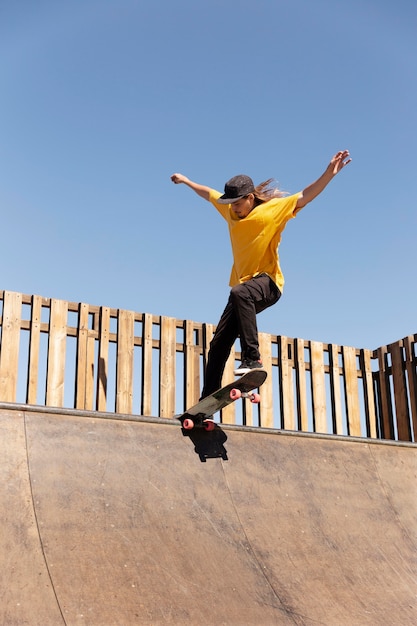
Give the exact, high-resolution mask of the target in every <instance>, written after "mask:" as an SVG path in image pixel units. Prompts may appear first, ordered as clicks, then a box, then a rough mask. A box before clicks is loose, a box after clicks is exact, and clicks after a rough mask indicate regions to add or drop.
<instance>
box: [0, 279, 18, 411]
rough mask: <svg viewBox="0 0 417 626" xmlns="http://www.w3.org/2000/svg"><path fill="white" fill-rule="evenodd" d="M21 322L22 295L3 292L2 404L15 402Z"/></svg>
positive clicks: (0, 370)
mask: <svg viewBox="0 0 417 626" xmlns="http://www.w3.org/2000/svg"><path fill="white" fill-rule="evenodd" d="M21 322H22V294H21V293H16V292H14V291H5V292H4V302H3V325H2V333H1V350H0V400H1V401H3V402H16V393H17V377H18V367H19V345H20V328H21Z"/></svg>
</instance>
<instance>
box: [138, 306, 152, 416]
mask: <svg viewBox="0 0 417 626" xmlns="http://www.w3.org/2000/svg"><path fill="white" fill-rule="evenodd" d="M152 329H153V318H152V315H150V314H149V313H145V314H144V315H143V316H142V405H141V410H142V415H152Z"/></svg>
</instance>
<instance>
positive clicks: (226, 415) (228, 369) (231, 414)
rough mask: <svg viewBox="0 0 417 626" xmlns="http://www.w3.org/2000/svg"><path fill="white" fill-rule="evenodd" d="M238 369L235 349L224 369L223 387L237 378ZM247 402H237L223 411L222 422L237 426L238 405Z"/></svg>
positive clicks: (232, 350) (231, 352)
mask: <svg viewBox="0 0 417 626" xmlns="http://www.w3.org/2000/svg"><path fill="white" fill-rule="evenodd" d="M235 369H236V350H235V347H234V346H233V348H232V349H231V351H230V355H229V358H228V359H227V361H226V366H225V368H224V374H223V379H222V386H223V385H227V384H229V383H230V381H232V380H233V379H234V378H235V376H234V374H233V372H234V370H235ZM237 402H239V403H241V402H245V400H236V402H232V403H231V404H229V406H226V407H225V408H224V409H222V412H221V421H222V423H223V424H236V403H237Z"/></svg>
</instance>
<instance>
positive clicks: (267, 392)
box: [252, 333, 274, 428]
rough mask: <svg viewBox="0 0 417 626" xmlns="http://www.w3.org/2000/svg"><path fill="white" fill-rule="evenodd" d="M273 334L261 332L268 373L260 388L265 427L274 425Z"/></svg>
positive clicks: (261, 410) (265, 366)
mask: <svg viewBox="0 0 417 626" xmlns="http://www.w3.org/2000/svg"><path fill="white" fill-rule="evenodd" d="M271 339H272V338H271V335H269V334H267V333H259V351H260V353H261V357H262V364H263V366H264V369H265V370H266V371H267V373H268V378H267V379H266V381H265V382H264V384H263V385H262V387H261V388H260V390H259V394H260V396H261V404H260V407H259V410H260V415H261V423H260V424H259V426H262V427H264V428H273V427H274V400H273V393H272V342H271ZM252 425H253V426H258V424H252Z"/></svg>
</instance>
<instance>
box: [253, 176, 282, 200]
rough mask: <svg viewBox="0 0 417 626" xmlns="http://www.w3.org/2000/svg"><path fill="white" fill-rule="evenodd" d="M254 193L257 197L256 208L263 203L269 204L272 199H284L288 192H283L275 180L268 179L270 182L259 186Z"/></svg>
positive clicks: (266, 181)
mask: <svg viewBox="0 0 417 626" xmlns="http://www.w3.org/2000/svg"><path fill="white" fill-rule="evenodd" d="M252 193H253V195H254V196H255V202H256V206H257V205H258V204H262V203H263V202H268V200H272V198H282V197H284V196H286V195H287V192H286V191H282V190H281V189H280V188H279V187H278V183H277V182H276V180H275V179H274V178H268V180H265V181H264V182H263V183H260V184H259V185H257V186H256V187H255V189H254V191H253V192H252Z"/></svg>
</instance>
